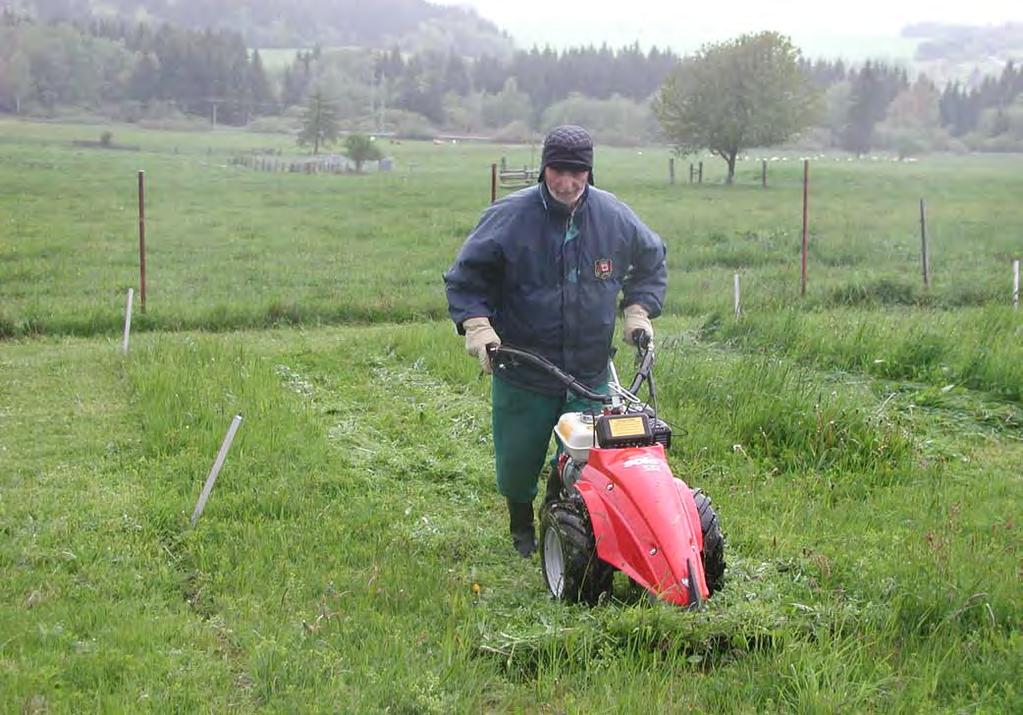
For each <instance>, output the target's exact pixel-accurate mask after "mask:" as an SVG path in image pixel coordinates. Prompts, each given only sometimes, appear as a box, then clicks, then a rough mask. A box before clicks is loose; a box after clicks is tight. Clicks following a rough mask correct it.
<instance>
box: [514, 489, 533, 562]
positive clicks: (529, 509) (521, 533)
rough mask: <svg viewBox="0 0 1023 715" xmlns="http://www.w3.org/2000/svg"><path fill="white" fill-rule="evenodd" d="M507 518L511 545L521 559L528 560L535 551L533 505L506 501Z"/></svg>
mask: <svg viewBox="0 0 1023 715" xmlns="http://www.w3.org/2000/svg"><path fill="white" fill-rule="evenodd" d="M508 516H509V517H510V518H509V522H510V528H511V537H512V545H513V546H515V550H516V551H518V552H519V554H520V555H521V556H522V557H523V558H529V557H530V556H532V555H533V552H534V551H536V536H535V535H534V533H533V503H532V502H515V501H512V500H511V499H509V500H508Z"/></svg>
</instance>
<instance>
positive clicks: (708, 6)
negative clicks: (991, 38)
mask: <svg viewBox="0 0 1023 715" xmlns="http://www.w3.org/2000/svg"><path fill="white" fill-rule="evenodd" d="M431 2H434V3H437V4H442V5H467V6H470V7H474V8H476V10H477V11H478V12H479V14H480V15H482V16H483V17H485V18H487V19H488V20H492V21H493V22H494V23H496V24H497V25H498V27H500V28H502V29H504V30H507V31H508V32H509V33H510V34H511V35H512V37H513V38H514V39H515V42H516V44H517V45H519V46H521V47H530V46H532V45H533V44H540V45H543V44H546V43H549V44H551V45H552V46H555V47H565V46H569V45H580V44H596V45H599V44H601V42H604V41H607V42H608V44H610V45H612V46H620V45H622V44H624V43H627V42H631V41H632V40H639V41H640V43H641V44H642V45H644V47H649V46H650V45H658V46H661V47H664V46H672V47H674V48H675V49H677V50H679V51H685V50H686V49H690V48H696V47H698V46H699V45H701V44H703V43H704V42H710V41H716V40H722V39H726V38H729V37H734V36H735V35H738V34H740V33H742V32H749V31H757V30H777V31H779V32H782V33H785V34H787V35H791V36H792V37H793V39H794V40H795V41H796V44H800V45H802V46H804V48H805V49H807V50H808V51H811V50H813V51H816V52H821V51H825V52H826V51H828V50H829V49H835V48H829V45H828V42H829V41H831V40H835V41H836V42H839V43H841V40H840V38H846V39H848V38H852V37H856V36H862V37H864V38H875V39H876V38H880V37H895V36H897V35H898V33H899V30H901V29H902V27H903V26H905V25H907V24H911V23H916V22H928V21H934V22H944V23H956V24H970V25H988V24H998V25H1000V24H1003V23H1005V22H1023V0H1014V2H1007V1H1006V0H959V2H957V3H955V4H953V3H948V2H938V1H936V0H887V1H885V0H855V1H853V2H847V3H841V4H839V3H830V2H827V0H726V1H725V2H701V3H687V2H684V0H618V1H612V2H608V1H606V0H605V1H603V2H602V1H601V0H431ZM842 46H843V45H841V44H838V45H836V48H838V49H840V48H841V47H842Z"/></svg>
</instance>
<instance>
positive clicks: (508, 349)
mask: <svg viewBox="0 0 1023 715" xmlns="http://www.w3.org/2000/svg"><path fill="white" fill-rule="evenodd" d="M633 337H634V339H635V343H636V349H637V351H638V353H639V359H640V364H639V368H638V369H637V371H636V377H635V378H634V379H633V381H632V385H630V386H629V388H628V391H629V392H630V393H632V394H633V395H635V394H636V391H637V390H638V389H639V388H640V386H641V385H642V384H643V381H644V380H649V379H650V371H651V369H652V367H653V363H654V351H653V349H652V347H651V345H650V336H649V335H648V334H647V332H646V331H645V330H642V329H640V330H636V331H635V332H634V333H633ZM487 355H488V356H489V357H490V362H491V364H492V365H494V366H495V367H496V368H498V369H501V368H504V367H505V366H506V365H507V364H511V365H515V364H517V363H520V362H521V363H525V364H527V365H529V366H531V367H533V368H536V369H537V370H540V371H542V372H545V373H547V374H548V375H550V376H551V377H554V378H555V379H556V380H558V381H559V382H560V383H561V384H563V385H564V386H565V388H566V389H568V390H569V391H570V392H572V393H574V394H576V395H578V396H579V397H583V398H586V399H587V400H592V401H594V402H599V403H601V404H602V405H610V404H612V402H613V400H614V395H610V394H603V393H600V392H595V391H594V390H591V389H590V388H589V387H587V386H586V385H584V384H583V383H582V382H580V381H579V379H578V378H576V377H574V376H573V375H569V374H568V373H567V372H565V371H564V370H562V369H561V368H559V367H558V366H557V365H555V364H554V363H552V362H551V361H550V360H548V359H547V358H545V357H543V356H541V355H537V354H536V353H533V352H530V351H529V350H523V349H522V348H516V347H512V346H510V345H501V344H498V343H491V344H490V345H487ZM651 384H652V383H651Z"/></svg>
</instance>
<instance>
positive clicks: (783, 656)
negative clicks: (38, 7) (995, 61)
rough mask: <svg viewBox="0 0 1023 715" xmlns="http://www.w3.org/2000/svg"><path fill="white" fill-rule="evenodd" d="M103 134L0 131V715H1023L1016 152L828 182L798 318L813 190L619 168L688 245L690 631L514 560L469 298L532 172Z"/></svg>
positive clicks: (845, 168)
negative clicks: (202, 498) (718, 583)
mask: <svg viewBox="0 0 1023 715" xmlns="http://www.w3.org/2000/svg"><path fill="white" fill-rule="evenodd" d="M98 130H99V128H97V127H82V126H56V125H33V124H23V123H17V122H11V121H0V336H2V339H0V535H2V538H0V573H2V574H3V579H2V580H0V711H3V712H19V711H26V712H44V711H55V712H77V711H81V710H96V711H103V712H106V711H168V710H174V711H196V710H199V711H225V710H238V711H250V710H255V709H262V710H267V711H288V712H290V711H323V710H337V711H352V712H377V711H386V712H398V713H433V712H437V713H441V712H444V713H446V712H461V711H498V712H504V711H529V712H533V711H545V712H547V711H549V712H577V711H583V710H590V709H594V710H596V709H599V710H601V711H612V712H650V711H656V712H668V711H685V710H697V711H701V712H713V711H722V712H755V711H776V710H780V711H793V712H838V711H842V712H846V711H849V712H872V711H885V712H888V711H902V712H920V711H937V712H985V713H986V712H1014V711H1019V710H1021V709H1023V690H1021V688H1020V685H1019V673H1020V672H1023V633H1021V627H1023V606H1021V602H1023V601H1021V579H1023V560H1021V553H1023V552H1021V546H1023V543H1021V542H1023V539H1021V536H1020V515H1021V508H1020V505H1021V504H1023V485H1021V471H1020V465H1021V464H1023V319H1021V317H1020V314H1019V313H1018V312H1016V311H1013V310H1012V309H1011V307H1010V295H1009V294H1010V290H1011V274H1010V265H1009V262H1010V259H1011V258H1014V257H1020V254H1023V205H1021V204H1020V202H1019V196H1021V195H1023V172H1021V171H1020V159H1019V157H1012V156H1001V157H983V158H980V157H959V158H953V157H936V158H927V159H923V160H921V161H920V162H917V163H914V164H906V163H889V162H880V161H878V162H873V161H866V162H847V161H845V160H844V158H842V160H841V161H835V160H834V158H829V159H827V160H819V161H815V162H814V164H813V167H812V169H811V175H812V179H813V185H812V189H811V243H812V250H811V256H810V284H809V289H808V295H807V297H806V298H805V299H804V300H800V299H799V297H798V289H799V240H800V211H801V207H800V196H801V185H800V180H801V166H800V165H799V162H798V161H796V160H795V159H797V157H789V161H786V162H782V161H778V162H773V163H772V164H771V165H770V172H771V175H770V178H771V187H770V188H768V189H767V190H763V189H761V188H759V186H758V176H759V166H758V165H756V166H755V165H753V164H752V163H750V164H747V165H745V166H744V167H743V168H742V169H740V172H739V185H737V186H734V187H731V188H727V187H724V186H722V185H721V184H720V178H721V175H720V167H719V166H717V164H716V163H711V162H710V161H709V160H708V163H707V164H706V167H707V183H705V184H704V185H703V186H690V185H688V184H681V183H680V184H677V185H675V186H671V185H668V182H667V176H666V175H667V156H668V155H667V152H666V151H664V150H659V149H647V150H644V151H643V152H642V153H638V152H637V151H635V150H630V151H626V150H610V149H609V150H600V149H598V156H597V161H598V168H597V172H596V176H597V180H598V184H599V185H601V186H604V187H606V188H609V189H611V190H613V191H615V192H616V193H617V194H618V195H619V196H621V197H622V198H624V199H626V200H627V201H628V202H629V203H630V204H631V205H632V206H633V207H634V208H635V209H636V210H637V212H638V213H639V214H640V215H641V216H642V217H644V219H645V220H646V221H647V222H648V223H649V224H650V225H651V226H652V227H653V228H654V229H655V230H657V231H658V232H659V233H660V234H661V235H662V236H663V237H664V238H665V240H666V242H667V243H668V245H669V263H670V281H671V287H670V290H669V297H668V306H667V310H666V314H665V316H663V317H662V318H660V319H659V320H658V321H657V322H656V323H655V328H656V330H657V338H658V368H657V375H658V383H659V385H660V390H661V408H662V410H663V416H665V417H666V418H667V419H668V420H669V421H670V422H671V423H672V424H674V425H675V426H676V428H677V431H676V443H675V446H674V447H673V451H672V453H671V463H672V467H673V469H674V470H675V472H676V474H677V475H679V476H681V477H683V478H684V479H686V481H687V482H689V483H691V484H693V485H695V486H700V487H702V488H704V489H705V490H707V491H708V492H709V493H710V494H711V496H712V497H713V498H714V503H715V506H716V508H717V509H718V511H719V514H720V516H721V518H722V521H723V525H724V529H725V533H726V537H727V543H728V546H727V553H726V556H727V560H728V566H729V569H728V572H727V575H726V587H725V589H724V590H723V591H722V592H721V593H719V594H717V595H716V596H715V597H714V598H713V599H712V600H711V601H710V602H709V603H708V605H707V607H706V608H705V609H704V610H703V611H701V612H698V613H690V612H683V611H679V610H675V609H672V608H668V607H663V606H651V605H650V604H648V603H646V602H645V601H644V600H643V599H642V598H640V597H639V596H638V594H635V593H634V592H631V591H630V590H629V589H628V588H627V585H626V584H623V583H619V584H618V585H619V587H620V588H618V589H617V590H616V594H617V596H618V598H617V599H616V600H615V601H613V602H612V603H607V604H603V605H601V606H598V607H596V608H592V609H589V608H582V607H567V606H563V605H559V604H557V603H554V602H552V601H551V600H550V599H549V597H548V596H547V594H546V590H545V589H544V587H543V583H542V578H541V575H540V572H539V566H538V562H537V560H536V559H534V560H532V561H528V562H527V561H524V560H521V559H519V558H518V557H515V556H514V555H513V552H512V551H511V548H510V545H509V544H508V543H507V538H506V526H505V523H504V520H505V514H504V507H503V504H502V503H501V500H500V498H499V496H498V495H497V493H496V490H495V488H494V486H493V476H492V466H491V463H490V460H491V444H490V436H489V405H488V394H489V386H488V384H487V383H486V381H484V380H481V379H480V378H479V376H478V375H477V372H478V370H477V369H476V368H475V366H474V364H473V362H472V361H471V360H470V359H469V358H468V357H466V356H465V354H464V352H463V349H462V345H461V342H460V339H458V338H457V337H456V336H455V335H454V333H453V329H452V327H451V325H450V323H449V322H448V321H447V320H446V318H445V315H446V309H445V304H444V297H443V291H442V287H441V281H440V274H441V272H442V271H443V270H444V269H445V268H446V266H447V265H448V264H449V263H450V261H451V259H452V257H453V256H454V253H455V252H456V251H457V249H458V247H459V245H460V244H461V242H462V241H463V240H464V237H465V235H466V234H467V232H468V231H469V230H470V229H471V228H472V226H473V225H474V222H475V220H476V217H477V216H478V213H479V211H480V209H481V208H482V207H483V206H485V204H486V203H487V201H488V200H489V165H490V163H491V162H493V161H496V160H497V159H498V158H499V157H500V156H502V155H504V156H507V157H508V160H509V163H510V164H512V165H516V164H522V163H525V162H528V161H529V149H528V147H527V148H522V147H496V146H480V145H465V144H457V145H451V144H447V145H440V146H438V145H433V144H417V143H404V144H400V145H388V147H387V148H388V150H389V151H390V152H391V153H392V154H393V156H394V159H395V169H394V171H392V172H390V173H383V174H377V173H372V174H368V175H366V176H352V175H341V176H306V175H294V174H265V173H256V172H252V171H249V170H246V169H242V168H239V167H235V166H232V165H230V164H229V159H230V157H231V156H233V155H235V154H236V153H239V152H246V151H253V150H270V149H274V150H278V149H279V150H283V151H284V152H286V153H287V152H292V151H293V149H292V147H291V146H289V144H288V141H287V140H286V139H282V138H279V137H267V136H261V135H254V134H246V133H243V132H230V131H223V132H220V131H218V132H214V133H193V134H173V133H169V132H145V131H139V130H136V129H132V128H130V127H114V128H113V131H114V135H115V141H118V142H123V143H125V144H137V145H139V146H141V147H142V151H140V152H113V151H99V150H83V149H76V148H74V147H72V145H71V140H72V139H83V138H84V139H92V138H95V137H94V136H93V135H96V134H98ZM140 168H141V169H144V170H145V172H146V181H147V198H148V205H147V218H148V225H147V229H148V231H147V243H148V247H149V253H148V261H149V266H148V269H149V290H148V300H147V311H146V313H145V314H144V315H141V314H139V313H136V315H135V318H134V323H133V325H134V334H133V338H132V348H131V351H130V353H129V354H128V355H127V356H122V355H121V354H120V328H121V324H122V321H123V310H124V295H125V292H126V290H127V288H128V287H132V286H136V284H137V260H138V254H137V250H138V249H137V234H136V230H137V216H136V213H135V208H136V207H135V202H136V197H135V182H136V172H137V170H138V169H140ZM920 198H925V199H926V200H927V203H928V210H929V216H928V219H929V233H930V237H931V250H932V255H933V265H934V283H933V286H932V287H931V289H930V290H927V291H925V290H924V289H923V288H922V286H921V282H920V279H919V233H918V231H919V225H918V222H919V214H918V202H919V199H920ZM735 272H740V273H741V275H742V285H743V307H744V315H743V317H742V318H741V319H736V318H735V317H734V316H733V315H732V304H731V301H732V275H733V274H734V273H735ZM619 360H620V362H621V367H622V369H623V370H627V368H628V356H627V355H625V354H624V353H623V354H621V355H620V356H619ZM237 413H241V414H243V415H244V418H245V420H244V422H243V424H242V427H241V429H240V431H239V433H238V438H237V440H236V441H235V444H234V447H233V448H232V452H231V454H230V456H229V458H228V460H227V464H226V466H225V468H224V471H223V472H222V474H221V475H220V480H219V481H218V484H217V487H216V489H215V490H214V493H213V496H212V498H211V500H210V502H209V504H208V506H207V508H206V511H205V513H204V515H203V517H202V519H201V520H200V522H199V524H198V526H197V528H195V529H190V528H189V527H188V517H189V515H190V514H191V511H192V508H193V507H194V505H195V500H196V498H197V497H198V494H199V491H200V489H201V487H202V482H203V480H204V479H205V477H206V474H207V472H208V471H209V468H210V465H211V463H212V461H213V457H214V456H215V454H216V451H217V449H218V447H219V444H220V441H221V439H222V438H223V435H224V432H225V431H226V429H227V427H228V424H229V423H230V421H231V418H232V416H233V415H234V414H237Z"/></svg>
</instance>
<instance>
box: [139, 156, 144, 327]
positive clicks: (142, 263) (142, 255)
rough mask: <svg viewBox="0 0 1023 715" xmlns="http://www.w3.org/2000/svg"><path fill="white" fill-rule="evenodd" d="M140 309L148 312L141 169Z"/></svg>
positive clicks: (140, 174) (141, 176)
mask: <svg viewBox="0 0 1023 715" xmlns="http://www.w3.org/2000/svg"><path fill="white" fill-rule="evenodd" d="M139 309H140V310H141V311H142V312H143V313H145V312H146V172H145V171H143V170H142V169H139Z"/></svg>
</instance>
